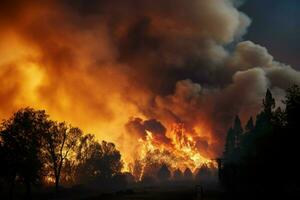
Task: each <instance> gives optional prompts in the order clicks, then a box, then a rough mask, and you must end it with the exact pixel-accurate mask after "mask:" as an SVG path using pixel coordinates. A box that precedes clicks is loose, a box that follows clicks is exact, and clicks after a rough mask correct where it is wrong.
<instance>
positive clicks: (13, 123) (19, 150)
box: [0, 108, 48, 199]
mask: <svg viewBox="0 0 300 200" xmlns="http://www.w3.org/2000/svg"><path fill="white" fill-rule="evenodd" d="M47 118H48V116H47V115H46V114H45V111H40V110H39V111H35V110H33V109H31V108H25V109H21V110H19V111H17V112H16V113H15V114H14V115H13V116H12V117H11V118H10V119H8V120H5V121H4V122H3V123H2V125H1V139H0V140H1V143H2V148H3V153H4V158H3V157H2V159H4V162H2V163H5V169H4V172H5V176H6V178H7V180H8V182H9V183H10V185H11V186H10V197H11V198H12V192H13V189H14V185H15V182H16V180H17V178H18V181H19V182H20V183H23V184H24V185H25V186H26V191H27V196H26V197H27V199H30V198H31V185H32V184H36V183H38V182H39V181H40V180H41V176H42V171H41V170H42V159H41V145H42V142H41V141H42V138H41V137H42V135H43V133H44V132H45V129H46V128H47Z"/></svg>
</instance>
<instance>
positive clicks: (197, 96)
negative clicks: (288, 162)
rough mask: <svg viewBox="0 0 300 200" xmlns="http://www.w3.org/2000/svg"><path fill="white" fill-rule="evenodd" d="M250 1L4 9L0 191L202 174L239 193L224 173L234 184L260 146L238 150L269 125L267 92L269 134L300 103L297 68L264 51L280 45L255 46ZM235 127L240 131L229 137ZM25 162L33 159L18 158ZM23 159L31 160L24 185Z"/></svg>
mask: <svg viewBox="0 0 300 200" xmlns="http://www.w3.org/2000/svg"><path fill="white" fill-rule="evenodd" d="M247 2H248V1H243V0H157V1H153V0H113V1H112V0H89V1H88V0H44V1H42V2H41V1H38V0H30V1H23V0H9V1H6V0H5V1H3V2H1V6H0V28H1V31H0V79H1V90H0V119H3V123H2V125H1V129H0V147H1V148H0V156H3V161H5V162H7V163H9V164H11V165H8V166H6V167H7V168H10V169H15V170H12V171H10V172H9V173H10V175H11V176H9V177H5V173H4V175H3V174H2V175H3V176H2V175H1V177H0V186H1V185H5V186H3V187H0V190H1V188H11V190H13V189H14V187H15V186H14V184H16V185H17V186H16V188H17V187H18V184H19V185H26V188H27V191H29V190H30V187H31V185H34V184H36V183H39V184H38V185H43V184H44V183H46V185H49V184H50V185H51V184H52V185H55V183H56V191H58V190H59V188H60V187H71V186H74V185H78V184H86V183H87V182H88V183H92V184H91V185H93V188H97V184H98V185H106V186H107V187H108V186H111V185H122V184H123V183H124V182H126V181H127V182H130V183H133V185H134V184H137V183H146V182H147V181H148V182H151V181H152V182H157V181H158V179H161V180H164V181H163V182H164V183H165V182H167V181H166V180H179V179H180V180H181V181H179V182H184V183H185V184H187V185H189V184H190V185H193V184H196V183H195V182H193V181H196V182H197V180H200V179H201V180H203V177H205V178H204V179H205V180H209V181H208V182H210V184H211V183H212V182H213V183H215V184H217V182H218V179H219V182H220V183H222V184H223V185H226V186H228V185H230V186H228V188H233V187H232V184H231V183H229V182H230V181H229V182H228V177H229V179H230V180H235V179H234V178H232V176H233V175H232V173H233V172H232V173H231V170H232V171H239V170H236V169H235V168H234V167H232V166H239V167H240V165H238V164H236V162H242V161H241V160H243V159H244V157H243V155H247V156H249V157H251V156H250V155H252V154H250V153H249V152H248V151H246V150H244V149H243V148H246V147H247V149H248V148H249V149H251V151H254V152H256V149H255V148H254V149H252V148H250V147H249V146H247V145H246V144H244V143H247V142H248V143H249V144H251V145H250V146H255V147H256V145H258V143H256V142H253V141H254V139H253V141H252V140H251V139H241V138H246V136H245V137H244V136H243V137H242V136H241V138H240V135H241V134H242V135H243V134H246V132H247V131H248V132H247V133H250V132H253V133H254V132H255V133H256V132H264V131H263V130H265V129H263V128H261V125H259V122H260V121H259V119H260V117H259V116H257V117H255V116H256V115H257V113H260V112H262V107H263V109H265V108H266V105H265V102H266V101H267V99H266V92H267V91H268V93H269V94H271V95H272V98H271V99H273V100H274V102H273V103H274V106H273V107H272V108H271V110H269V112H268V113H269V115H268V117H269V118H268V117H267V118H268V119H269V121H268V123H269V122H270V123H271V122H272V123H271V124H272V125H270V124H268V123H266V125H265V126H266V127H273V125H274V124H273V122H274V120H275V121H276V120H279V121H280V122H279V121H276V122H277V124H281V125H282V126H281V125H280V127H281V128H282V129H280V130H282V132H289V130H294V127H293V128H291V129H286V127H289V123H290V122H291V121H290V119H287V116H288V114H287V113H288V108H290V107H289V106H290V104H289V103H288V102H292V100H291V99H293V98H291V96H293V95H294V96H293V97H295V99H296V100H295V102H298V101H299V99H297V98H298V96H297V95H298V93H297V91H298V90H297V87H296V85H300V71H299V70H300V69H299V68H297V66H291V65H289V64H285V63H283V62H280V61H278V60H277V58H274V57H273V55H271V52H275V54H278V52H283V51H284V49H279V48H275V47H274V46H272V45H270V46H271V48H270V49H268V48H267V47H264V46H263V45H260V44H258V43H257V42H256V41H251V40H250V39H251V38H250V39H249V35H250V36H252V35H255V34H253V32H255V33H256V32H259V31H262V30H256V29H255V27H256V23H257V22H256V21H255V18H254V19H252V16H248V15H247V14H246V12H248V11H249V12H250V11H252V10H253V9H251V8H252V7H251V6H249V7H250V8H249V7H247V5H248V3H247ZM276 2H277V1H276ZM252 3H253V2H252ZM249 4H251V3H250V1H249ZM286 4H288V5H290V4H289V3H286ZM251 5H252V4H251ZM274 5H275V4H274ZM276 5H277V4H276ZM297 5H299V4H297ZM252 6H253V8H255V9H256V8H261V6H257V5H256V4H255V3H253V5H252ZM255 6H257V7H255ZM281 6H283V5H281ZM289 8H290V9H291V8H292V6H290V7H289ZM298 8H299V7H298ZM255 9H254V10H255ZM266 9H267V8H266ZM298 11H299V10H298ZM257 12H259V11H257ZM291 12H292V11H291ZM271 15H272V14H271ZM288 16H290V15H286V18H288ZM296 19H297V18H296V17H295V21H296ZM288 21H289V22H290V26H292V25H293V24H292V22H293V20H291V19H289V20H288ZM295 23H299V20H297V22H295ZM252 24H253V27H254V28H253V29H255V31H253V30H251V25H252ZM297 27H299V26H297ZM271 28H272V25H270V27H269V29H271ZM266 29H267V28H266ZM277 29H278V31H279V29H280V28H277ZM272 30H273V29H272ZM295 30H296V31H294V29H293V31H294V32H293V33H297V30H298V31H299V28H298V29H297V28H295ZM288 31H289V30H288V29H287V30H286V32H287V33H289V32H288ZM259 33H260V32H259ZM268 37H269V36H268ZM287 37H288V36H287ZM258 38H259V37H258ZM271 38H272V37H271V36H270V38H269V39H270V41H271ZM283 38H284V37H283ZM266 40H267V39H266ZM268 41H269V40H268ZM299 41H300V39H299ZM266 44H268V43H266ZM290 45H291V46H293V45H292V44H290ZM287 46H288V45H287ZM268 47H269V46H268ZM272 47H273V48H272ZM297 47H298V46H297ZM282 48H283V47H282ZM287 49H288V47H287ZM282 54H284V53H282ZM284 55H285V54H284ZM291 57H292V56H291V55H290V57H288V58H290V60H291V62H292V63H295V62H294V60H295V59H292V58H291ZM286 60H287V63H288V61H289V59H286ZM296 60H297V59H296ZM298 67H299V66H298ZM293 85H295V86H293ZM293 88H294V89H293ZM295 88H296V89H295ZM291 90H293V92H291ZM298 92H299V91H298ZM289 95H290V96H289ZM263 99H264V103H263V104H262V100H263ZM268 100H270V99H268ZM290 100H291V101H290ZM293 102H294V101H293ZM298 103H299V102H298ZM272 105H273V104H272ZM275 105H276V107H277V108H278V110H277V111H276V115H275V110H274V109H275ZM293 105H294V104H293ZM264 106H265V107H264ZM297 106H298V104H297V105H296V104H295V106H294V107H293V108H295V107H297ZM297 108H298V107H297ZM279 110H280V111H279ZM273 112H274V113H273ZM271 115H272V117H270V116H271ZM279 115H280V117H279ZM236 116H239V117H238V121H239V122H237V121H235V123H234V124H232V122H233V120H234V119H235V120H237V118H236ZM251 116H253V117H254V118H251V119H252V124H253V125H252V126H251V127H259V128H261V129H259V128H257V130H256V129H255V131H254V128H253V130H252V129H251V130H250V129H249V127H248V125H249V123H250V122H249V121H248V119H249V118H250V117H251ZM262 116H264V114H262ZM275 116H276V117H275ZM293 117H294V116H293ZM264 120H265V118H264V119H263V120H261V121H263V122H265V121H264ZM247 122H248V124H247ZM257 123H258V124H257ZM70 124H72V125H70ZM236 124H240V125H239V126H240V127H241V130H242V131H240V132H239V131H236V132H234V130H235V128H234V127H235V126H236ZM245 125H247V127H248V129H247V131H246V129H245V131H244V126H245ZM250 125H251V124H250ZM250 125H249V126H250ZM77 127H79V128H77ZM230 127H231V129H230V131H231V132H230V131H228V128H230ZM291 127H292V126H291ZM273 128H274V127H273ZM277 128H278V127H277ZM258 129H259V130H258ZM270 129H271V128H270ZM236 130H237V129H236ZM272 130H273V129H272ZM237 132H239V134H237ZM21 133H22V134H23V135H22V134H21ZM27 133H28V135H26V134H27ZM237 135H238V136H237ZM237 137H238V139H237ZM249 137H250V138H252V137H251V136H249ZM253 138H256V137H253ZM255 140H256V139H255ZM100 141H102V142H100ZM245 141H247V142H245ZM19 142H20V143H22V142H24V145H25V144H30V145H32V146H30V145H29V146H30V148H29V147H28V148H27V147H26V148H25V147H24V146H23V144H21V146H19ZM33 144H34V145H36V146H34V145H33ZM233 144H235V145H233ZM14 145H16V146H14ZM25 146H26V145H25ZM228 146H229V147H230V149H231V150H228ZM258 146H259V145H258ZM258 146H257V147H258ZM17 147H18V148H17ZM224 147H225V149H224ZM237 147H238V148H237ZM15 148H17V149H19V150H18V151H19V152H18V151H14V150H15ZM22 148H24V149H23V150H21V149H22ZM238 149H239V150H238ZM29 150H30V151H29ZM26 151H28V152H27V153H26ZM228 151H230V153H228ZM249 151H250V150H249ZM20 152H24V155H23V157H22V155H21V154H20ZM238 152H239V153H238ZM243 152H248V153H249V154H248V153H247V154H246V153H245V154H243ZM257 152H260V151H259V150H257ZM6 154H11V155H21V157H18V156H16V159H11V158H7V157H5V155H6ZM34 155H36V157H34ZM26 156H28V160H30V161H32V162H34V163H35V164H32V163H23V162H21V160H23V159H25V158H26V159H27V157H26ZM247 158H248V157H247ZM1 159H2V158H1ZM5 159H6V160H5ZM26 159H25V160H26ZM281 159H283V158H281ZM254 160H255V159H254ZM231 161H232V162H231ZM1 162H2V161H1ZM3 163H4V162H3ZM21 164H24V166H25V167H24V166H23V168H24V169H25V168H26V167H28V166H31V165H32V166H33V165H34V166H36V171H35V173H33V175H32V178H28V177H27V173H31V172H27V171H26V170H25V171H22V170H21V171H20V170H19V166H21ZM18 165H19V166H18ZM13 166H17V167H16V168H13ZM253 166H254V164H253ZM223 167H224V168H223ZM3 168H4V169H3V170H2V169H1V171H5V169H6V168H5V167H4V166H3ZM21 168H22V167H21ZM240 168H242V167H240ZM240 168H239V169H240ZM222 170H223V171H222ZM40 171H43V172H44V173H42V172H40ZM9 173H8V174H9ZM34 174H35V175H37V174H39V176H37V177H34ZM241 174H242V172H241ZM3 177H4V178H3ZM94 177H101V179H99V180H97V181H98V182H97V181H95V180H94V179H93V178H94ZM188 177H189V178H188ZM197 177H198V178H197ZM199 177H200V178H199ZM253 177H256V176H253ZM125 179H126V181H124V180H125ZM150 179H151V180H150ZM152 179H155V180H152ZM187 179H189V181H192V180H193V181H192V182H193V183H191V182H189V181H187ZM7 180H9V181H7ZM12 180H13V181H12ZM37 180H39V181H37ZM108 180H109V181H108ZM105 181H107V183H106V182H105ZM158 182H159V181H158ZM175 182H176V181H175ZM2 183H10V184H2ZM197 184H198V182H197ZM8 185H10V186H8ZM106 186H105V187H106ZM105 187H103V188H105ZM201 192H203V191H202V188H201V190H200V193H201ZM200 193H199V194H200ZM12 194H13V192H11V193H10V194H9V195H8V197H11V199H12V198H13V197H12V196H10V195H12ZM201 195H202V193H201ZM201 195H200V196H201ZM0 198H1V196H0ZM26 198H29V195H27V196H26ZM30 198H31V197H30ZM53 198H54V197H53ZM201 198H202V196H201Z"/></svg>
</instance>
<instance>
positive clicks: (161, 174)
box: [157, 164, 171, 181]
mask: <svg viewBox="0 0 300 200" xmlns="http://www.w3.org/2000/svg"><path fill="white" fill-rule="evenodd" d="M170 177H171V172H170V170H169V168H168V166H167V165H166V164H163V165H162V166H161V167H160V169H159V170H158V172H157V178H158V179H159V180H160V181H167V180H169V179H170Z"/></svg>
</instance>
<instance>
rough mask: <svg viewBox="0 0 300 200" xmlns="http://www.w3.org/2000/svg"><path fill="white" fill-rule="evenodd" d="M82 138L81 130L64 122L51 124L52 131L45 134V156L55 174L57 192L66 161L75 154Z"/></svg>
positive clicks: (49, 130)
mask: <svg viewBox="0 0 300 200" xmlns="http://www.w3.org/2000/svg"><path fill="white" fill-rule="evenodd" d="M81 136H82V131H81V130H80V129H79V128H74V127H71V126H67V125H66V124H65V123H64V122H62V123H57V122H51V127H50V129H48V131H47V132H45V134H44V154H45V158H46V160H47V162H48V165H49V166H51V169H52V172H53V176H54V179H55V189H56V192H58V189H59V183H60V177H61V172H62V169H63V167H64V164H65V161H66V160H67V159H68V157H71V156H72V154H74V152H75V149H76V145H77V144H78V141H79V139H80V137H81Z"/></svg>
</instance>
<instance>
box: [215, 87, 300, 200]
mask: <svg viewBox="0 0 300 200" xmlns="http://www.w3.org/2000/svg"><path fill="white" fill-rule="evenodd" d="M283 103H284V104H285V109H284V110H283V109H282V108H280V107H278V108H277V109H275V106H276V105H275V100H274V98H273V95H272V93H271V91H270V90H267V92H266V96H265V98H264V99H263V103H262V111H261V112H260V113H259V114H258V115H257V116H256V123H255V124H254V123H253V119H252V118H250V120H249V121H248V123H247V125H246V127H245V132H244V133H243V134H241V143H240V145H239V146H240V148H238V149H235V150H234V152H235V155H236V158H237V159H235V160H232V159H230V158H231V157H232V155H230V154H229V153H224V159H222V161H223V163H222V167H221V169H220V180H221V181H222V183H223V185H224V186H226V188H228V189H230V191H236V190H237V189H241V190H245V189H246V190H247V189H248V188H251V189H252V190H253V191H260V192H262V191H261V190H260V188H264V191H263V192H264V193H272V192H273V191H274V190H276V191H278V192H282V194H286V193H287V191H286V190H283V189H285V188H289V190H290V191H289V193H291V191H293V190H294V189H292V188H295V187H296V188H297V187H299V186H300V185H299V180H300V170H299V169H298V165H296V164H289V161H293V160H295V158H297V157H298V156H299V155H298V152H299V151H298V145H299V139H300V136H299V131H300V120H299V117H298V115H299V113H300V88H299V86H292V87H290V88H289V89H287V91H286V98H285V100H284V101H283ZM235 121H236V122H235V124H239V122H237V120H235ZM232 135H233V131H229V132H228V135H227V140H226V144H225V152H228V149H229V146H232ZM230 138H231V140H230ZM282 158H284V160H286V161H287V162H281V161H280V159H282ZM251 192H252V191H251ZM296 193H297V192H296Z"/></svg>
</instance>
